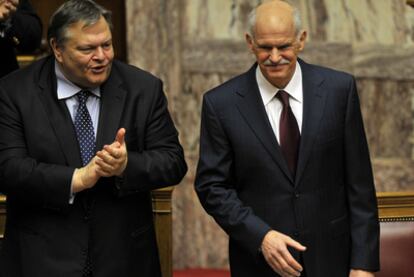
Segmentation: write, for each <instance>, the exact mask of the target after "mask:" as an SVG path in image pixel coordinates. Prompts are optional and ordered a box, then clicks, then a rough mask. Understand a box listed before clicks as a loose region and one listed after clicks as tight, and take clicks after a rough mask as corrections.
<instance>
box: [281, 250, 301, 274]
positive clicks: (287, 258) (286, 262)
mask: <svg viewBox="0 0 414 277" xmlns="http://www.w3.org/2000/svg"><path fill="white" fill-rule="evenodd" d="M278 260H279V263H280V266H281V269H282V271H283V272H284V273H285V274H288V275H292V276H300V273H301V271H302V266H301V265H300V264H299V263H298V262H297V261H296V260H295V259H294V258H293V257H292V255H291V254H290V253H289V251H288V250H286V251H283V252H282V253H280V257H279V258H278Z"/></svg>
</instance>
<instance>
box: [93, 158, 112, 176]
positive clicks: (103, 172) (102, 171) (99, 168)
mask: <svg viewBox="0 0 414 277" xmlns="http://www.w3.org/2000/svg"><path fill="white" fill-rule="evenodd" d="M95 170H96V172H97V173H98V174H99V175H100V176H103V177H111V176H114V172H113V170H111V169H108V168H107V167H105V165H103V164H101V163H100V162H99V161H96V169H95Z"/></svg>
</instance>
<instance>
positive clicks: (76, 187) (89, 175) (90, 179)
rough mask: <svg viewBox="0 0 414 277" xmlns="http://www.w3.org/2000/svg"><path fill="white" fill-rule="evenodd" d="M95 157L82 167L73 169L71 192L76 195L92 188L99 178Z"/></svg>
mask: <svg viewBox="0 0 414 277" xmlns="http://www.w3.org/2000/svg"><path fill="white" fill-rule="evenodd" d="M96 159H97V157H96V156H95V157H93V159H92V160H91V161H90V162H89V163H88V164H87V165H85V166H84V167H81V168H77V169H75V173H74V174H73V180H72V192H73V193H77V192H80V191H82V190H85V189H89V188H91V187H93V186H94V185H95V184H96V182H98V180H99V178H100V177H101V176H100V175H99V174H98V170H97V169H98V166H97V165H96Z"/></svg>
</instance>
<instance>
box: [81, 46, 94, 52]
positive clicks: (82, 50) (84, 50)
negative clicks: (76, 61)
mask: <svg viewBox="0 0 414 277" xmlns="http://www.w3.org/2000/svg"><path fill="white" fill-rule="evenodd" d="M92 50H93V49H92V48H89V47H88V48H80V49H79V51H81V52H83V53H89V52H91V51H92Z"/></svg>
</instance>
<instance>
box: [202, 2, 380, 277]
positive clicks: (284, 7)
mask: <svg viewBox="0 0 414 277" xmlns="http://www.w3.org/2000/svg"><path fill="white" fill-rule="evenodd" d="M249 22H250V25H251V26H250V27H251V28H250V31H249V33H248V34H246V41H247V44H248V46H249V48H250V49H251V51H252V52H253V53H254V55H255V56H256V60H257V64H255V65H254V66H253V67H252V68H251V69H250V70H249V71H248V72H246V73H244V74H242V75H240V76H237V77H235V78H233V79H231V80H230V81H228V82H226V83H224V84H222V85H221V86H219V87H217V88H214V89H213V90H211V91H210V92H208V93H206V94H205V96H204V101H203V108H202V121H201V137H200V141H201V142H200V160H199V164H198V169H197V177H196V182H195V188H196V191H197V193H198V196H199V198H200V201H201V203H202V205H203V206H204V208H205V209H206V211H207V212H208V213H209V214H210V215H212V216H213V217H214V219H215V220H216V221H217V223H218V224H219V225H220V226H221V227H222V228H223V229H224V230H225V231H226V232H227V234H228V235H229V237H230V245H229V258H230V269H231V273H232V276H233V277H242V276H243V277H244V276H246V277H251V276H261V277H263V276H269V277H270V276H283V277H285V276H308V277H345V276H351V277H356V276H359V277H362V276H374V274H373V273H372V272H374V271H377V270H378V268H379V262H378V256H379V254H378V241H379V239H378V238H379V227H378V226H379V225H378V219H377V207H376V198H375V188H374V184H373V176H372V170H371V165H370V158H369V153H368V147H367V142H366V138H365V134H364V127H363V123H362V117H361V112H360V107H359V100H358V95H357V91H356V86H355V80H354V78H353V77H352V76H350V75H348V74H346V73H343V72H338V71H334V70H331V69H327V68H323V67H319V66H315V65H310V64H307V63H306V62H304V61H302V60H300V59H298V58H297V55H298V54H299V53H300V52H301V51H302V50H303V48H304V46H305V39H306V32H305V31H303V30H302V29H301V27H300V15H299V13H298V11H297V10H296V9H295V8H294V7H292V6H291V5H289V4H287V3H286V2H284V1H269V2H265V3H264V4H262V5H260V6H259V7H258V8H257V9H255V10H254V11H253V12H252V13H251V15H250V18H249Z"/></svg>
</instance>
